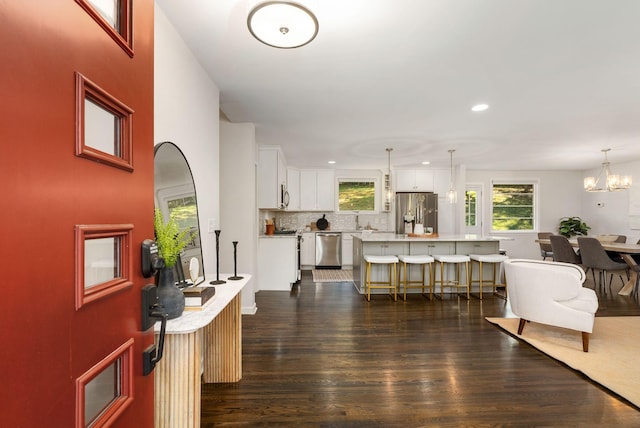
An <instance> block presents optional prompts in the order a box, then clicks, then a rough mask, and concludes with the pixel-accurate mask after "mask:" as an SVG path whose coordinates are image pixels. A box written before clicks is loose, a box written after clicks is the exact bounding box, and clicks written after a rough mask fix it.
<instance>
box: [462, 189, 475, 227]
mask: <svg viewBox="0 0 640 428" xmlns="http://www.w3.org/2000/svg"><path fill="white" fill-rule="evenodd" d="M464 211H465V225H466V226H468V227H473V226H477V225H478V224H477V221H478V220H477V219H478V215H477V214H478V193H477V192H476V191H475V190H467V191H466V193H465V204H464Z"/></svg>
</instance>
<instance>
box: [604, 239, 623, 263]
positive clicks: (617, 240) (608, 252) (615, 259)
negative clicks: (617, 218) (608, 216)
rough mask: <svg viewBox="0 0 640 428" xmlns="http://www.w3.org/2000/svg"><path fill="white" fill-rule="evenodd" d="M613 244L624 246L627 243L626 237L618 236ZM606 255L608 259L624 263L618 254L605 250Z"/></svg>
mask: <svg viewBox="0 0 640 428" xmlns="http://www.w3.org/2000/svg"><path fill="white" fill-rule="evenodd" d="M613 242H615V243H618V244H624V243H626V242H627V237H626V236H625V235H618V237H617V238H616V239H615V240H614V241H613ZM607 254H608V255H609V257H611V260H613V261H616V262H618V263H624V260H623V259H622V257H621V256H620V253H617V252H615V251H608V250H607Z"/></svg>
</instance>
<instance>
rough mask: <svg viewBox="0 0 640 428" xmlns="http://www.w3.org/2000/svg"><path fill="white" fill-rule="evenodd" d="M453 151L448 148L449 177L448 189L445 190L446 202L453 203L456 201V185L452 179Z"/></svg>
mask: <svg viewBox="0 0 640 428" xmlns="http://www.w3.org/2000/svg"><path fill="white" fill-rule="evenodd" d="M453 152H455V150H454V149H451V150H449V158H450V163H449V166H450V173H451V175H450V177H449V191H448V192H447V202H449V203H450V204H455V203H456V202H457V201H458V192H456V185H455V182H454V181H453Z"/></svg>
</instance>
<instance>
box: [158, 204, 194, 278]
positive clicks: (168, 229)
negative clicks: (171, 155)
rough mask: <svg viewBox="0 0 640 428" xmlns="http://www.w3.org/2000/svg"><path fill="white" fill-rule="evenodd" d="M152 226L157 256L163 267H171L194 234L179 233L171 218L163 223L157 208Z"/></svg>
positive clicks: (186, 231)
mask: <svg viewBox="0 0 640 428" xmlns="http://www.w3.org/2000/svg"><path fill="white" fill-rule="evenodd" d="M153 226H154V228H155V233H156V243H157V244H158V255H159V256H160V257H162V258H163V259H164V264H165V267H173V266H174V265H175V264H176V261H177V260H178V256H179V255H180V253H181V252H182V250H183V249H184V247H185V246H187V244H188V243H189V242H191V241H192V240H193V237H194V236H193V235H194V234H193V233H190V232H189V229H185V230H182V231H180V230H179V229H178V225H177V223H176V221H175V219H174V218H173V216H171V217H169V221H168V222H166V223H165V222H164V218H163V216H162V213H161V212H160V210H159V209H157V208H156V210H155V212H154V218H153Z"/></svg>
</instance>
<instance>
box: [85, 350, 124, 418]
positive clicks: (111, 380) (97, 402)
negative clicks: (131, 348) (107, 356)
mask: <svg viewBox="0 0 640 428" xmlns="http://www.w3.org/2000/svg"><path fill="white" fill-rule="evenodd" d="M121 383H122V382H121V379H120V360H116V361H115V362H114V363H113V364H110V365H109V366H107V367H106V368H105V369H104V370H103V371H102V372H101V373H99V374H98V375H97V376H96V377H94V378H93V379H91V380H90V381H89V383H87V385H86V386H85V390H84V393H85V401H84V425H85V426H86V427H90V426H93V422H94V421H95V420H96V419H97V417H98V416H100V414H102V413H103V412H104V411H105V410H106V409H107V408H108V407H109V404H111V403H112V402H113V401H114V400H115V399H116V398H118V397H119V396H120V384H121Z"/></svg>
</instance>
